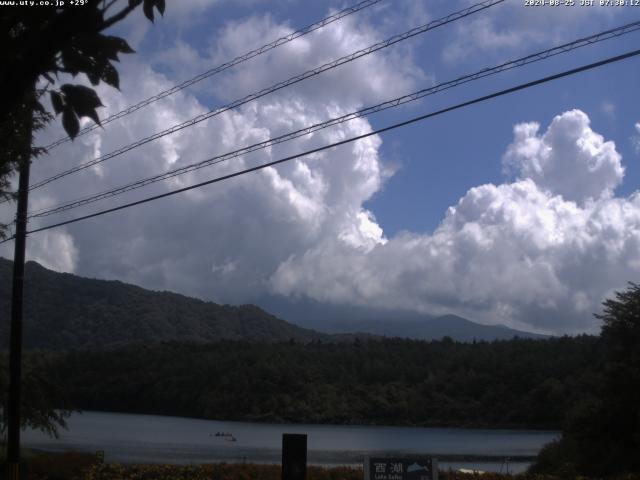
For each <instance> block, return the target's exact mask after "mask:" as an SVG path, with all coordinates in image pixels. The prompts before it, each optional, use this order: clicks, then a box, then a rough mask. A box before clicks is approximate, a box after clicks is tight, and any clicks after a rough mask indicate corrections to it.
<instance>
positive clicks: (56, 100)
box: [51, 92, 64, 115]
mask: <svg viewBox="0 0 640 480" xmlns="http://www.w3.org/2000/svg"><path fill="white" fill-rule="evenodd" d="M51 104H52V105H53V111H54V112H56V115H58V114H59V113H60V112H61V111H62V110H63V109H64V101H63V100H62V95H60V94H59V93H58V92H51Z"/></svg>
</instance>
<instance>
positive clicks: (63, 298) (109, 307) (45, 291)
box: [0, 258, 331, 350]
mask: <svg viewBox="0 0 640 480" xmlns="http://www.w3.org/2000/svg"><path fill="white" fill-rule="evenodd" d="M12 268H13V262H11V261H9V260H5V259H3V258H0V318H2V319H5V320H3V321H0V339H1V340H2V343H1V345H2V346H3V347H4V348H6V346H7V344H8V343H7V342H8V336H9V312H10V292H11V271H12ZM25 278H26V280H25V312H24V315H25V328H24V345H25V347H26V348H41V349H52V350H62V349H75V348H92V347H108V346H114V345H124V344H128V343H132V342H133V343H137V342H143V343H149V342H151V343H159V342H167V341H180V342H196V343H204V342H213V341H218V340H222V339H236V340H240V339H242V340H246V341H251V342H279V341H288V340H290V339H293V340H296V341H311V340H327V341H328V340H330V339H331V337H330V336H329V335H325V334H321V333H318V332H314V331H313V330H308V329H304V328H301V327H297V326H295V325H292V324H290V323H287V322H285V321H284V320H280V319H279V318H276V317H274V316H273V315H270V314H269V313H267V312H265V311H264V310H262V309H260V308H258V307H256V306H255V305H241V306H229V305H218V304H216V303H212V302H204V301H201V300H198V299H195V298H189V297H185V296H183V295H178V294H176V293H171V292H154V291H150V290H145V289H143V288H140V287H136V286H134V285H129V284H126V283H122V282H118V281H106V280H94V279H88V278H82V277H78V276H76V275H71V274H67V273H57V272H54V271H51V270H47V269H46V268H44V267H42V266H41V265H39V264H38V263H35V262H28V263H27V264H26V276H25Z"/></svg>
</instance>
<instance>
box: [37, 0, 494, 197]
mask: <svg viewBox="0 0 640 480" xmlns="http://www.w3.org/2000/svg"><path fill="white" fill-rule="evenodd" d="M504 1H505V0H484V1H482V2H480V3H476V4H474V5H472V6H470V7H468V8H465V9H463V10H459V11H457V12H454V13H451V14H449V15H447V16H445V17H443V18H440V19H438V20H434V21H432V22H429V23H427V24H425V25H422V26H420V27H415V28H412V29H410V30H408V31H406V32H404V33H401V34H398V35H394V36H392V37H391V38H388V39H387V40H385V41H383V42H378V43H376V44H374V45H371V46H369V47H367V48H364V49H362V50H358V51H357V52H354V53H351V54H349V55H346V56H344V57H341V58H339V59H337V60H334V61H332V62H329V63H326V64H324V65H321V66H319V67H316V68H314V69H312V70H308V71H306V72H304V73H301V74H299V75H296V76H295V77H291V78H289V79H288V80H285V81H283V82H279V83H276V84H274V85H272V86H271V87H268V88H265V89H263V90H260V91H259V92H256V93H252V94H250V95H247V96H246V97H244V98H241V99H239V100H235V101H233V102H231V103H229V104H227V105H224V106H222V107H220V108H217V109H214V110H210V111H208V112H206V113H203V114H200V115H198V116H196V117H194V118H192V119H191V120H187V121H185V122H182V123H180V124H177V125H174V126H173V127H170V128H168V129H166V130H163V131H160V132H157V133H155V134H153V135H151V136H148V137H145V138H142V139H140V140H137V141H136V142H133V143H131V144H129V145H125V146H123V147H121V148H118V149H116V150H114V151H112V152H110V153H108V154H105V155H102V156H100V157H98V158H95V159H93V160H90V161H88V162H84V163H82V164H80V165H77V166H75V167H73V168H70V169H68V170H65V171H63V172H60V173H58V174H56V175H53V176H51V177H48V178H45V179H44V180H40V181H39V182H36V183H34V184H32V185H31V186H30V187H29V190H34V189H36V188H40V187H42V186H44V185H47V184H48V183H51V182H53V181H55V180H59V179H60V178H63V177H66V176H67V175H71V174H72V173H76V172H79V171H81V170H84V169H86V168H89V167H92V166H93V165H97V164H99V163H102V162H104V161H106V160H109V159H111V158H114V157H117V156H119V155H122V154H123V153H126V152H128V151H130V150H133V149H134V148H137V147H140V146H142V145H145V144H147V143H149V142H152V141H154V140H158V139H160V138H162V137H165V136H167V135H170V134H172V133H175V132H178V131H180V130H183V129H185V128H189V127H192V126H194V125H196V124H198V123H200V122H202V121H204V120H208V119H210V118H212V117H214V116H217V115H220V114H221V113H223V112H226V111H229V110H232V109H234V108H237V107H239V106H241V105H244V104H246V103H249V102H251V101H253V100H257V99H258V98H261V97H264V96H265V95H268V94H270V93H273V92H275V91H278V90H281V89H283V88H286V87H289V86H291V85H293V84H295V83H298V82H301V81H303V80H306V79H307V78H310V77H313V76H316V75H320V74H321V73H323V72H326V71H327V70H331V69H334V68H337V67H339V66H340V65H344V64H345V63H349V62H352V61H354V60H356V59H358V58H361V57H364V56H365V55H369V54H371V53H373V52H376V51H378V50H382V49H383V48H387V47H389V46H391V45H394V44H396V43H398V42H402V41H404V40H407V39H409V38H411V37H414V36H416V35H420V34H422V33H425V32H428V31H430V30H433V29H435V28H438V27H441V26H443V25H447V24H449V23H452V22H455V21H457V20H460V19H462V18H465V17H467V16H469V15H473V14H474V13H478V12H480V11H483V10H485V9H487V8H491V7H493V6H495V5H498V4H500V3H502V2H504Z"/></svg>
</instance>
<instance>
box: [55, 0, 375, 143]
mask: <svg viewBox="0 0 640 480" xmlns="http://www.w3.org/2000/svg"><path fill="white" fill-rule="evenodd" d="M381 1H382V0H364V1H363V2H360V3H357V4H355V5H352V6H351V7H347V8H345V9H343V10H340V11H339V12H337V13H334V14H333V15H329V16H328V17H326V18H323V19H322V20H319V21H317V22H315V23H313V24H311V25H307V26H306V27H304V28H301V29H299V30H296V31H295V32H292V33H290V34H289V35H285V36H284V37H280V38H278V39H277V40H274V41H272V42H270V43H267V44H265V45H262V46H261V47H259V48H256V49H255V50H251V51H250V52H247V53H245V54H244V55H240V56H238V57H236V58H234V59H233V60H230V61H228V62H226V63H223V64H221V65H218V66H217V67H214V68H211V69H209V70H207V71H206V72H203V73H200V74H199V75H196V76H195V77H192V78H190V79H189V80H185V81H184V82H182V83H179V84H178V85H175V86H173V87H171V88H169V89H167V90H164V91H162V92H160V93H158V94H156V95H154V96H152V97H149V98H146V99H145V100H142V101H140V102H138V103H136V104H135V105H131V106H130V107H127V108H125V109H124V110H121V111H119V112H117V113H114V114H113V115H110V116H109V117H107V118H105V119H103V120H101V122H100V123H101V125H97V124H93V125H90V126H88V127H85V128H83V129H82V130H80V131H79V132H78V135H76V136H77V137H79V136H81V135H84V134H86V133H89V132H92V131H93V130H95V129H96V128H99V127H100V126H104V125H106V124H107V123H111V122H113V121H114V120H117V119H119V118H122V117H125V116H127V115H129V114H131V113H133V112H135V111H137V110H140V109H141V108H144V107H146V106H147V105H150V104H152V103H154V102H157V101H158V100H161V99H163V98H165V97H168V96H170V95H173V94H174V93H176V92H179V91H180V90H184V89H185V88H187V87H190V86H191V85H195V84H196V83H198V82H200V81H202V80H204V79H206V78H210V77H212V76H214V75H217V74H218V73H221V72H223V71H225V70H227V69H229V68H231V67H234V66H236V65H238V64H240V63H243V62H246V61H247V60H250V59H252V58H254V57H257V56H258V55H262V54H263V53H266V52H268V51H270V50H273V49H274V48H277V47H279V46H281V45H284V44H286V43H289V42H291V41H293V40H295V39H296V38H300V37H302V36H304V35H307V34H309V33H311V32H314V31H315V30H318V29H320V28H322V27H324V26H326V25H329V24H330V23H333V22H335V21H337V20H340V19H342V18H344V17H346V16H348V15H351V14H353V13H356V12H359V11H360V10H364V9H365V8H369V7H371V6H373V5H375V4H377V3H380V2H381ZM70 140H71V138H70V137H68V136H67V137H63V138H60V139H58V140H56V141H55V142H53V143H51V144H50V145H47V146H46V147H45V148H46V149H47V150H50V149H52V148H55V147H57V146H58V145H61V144H63V143H65V142H68V141H70Z"/></svg>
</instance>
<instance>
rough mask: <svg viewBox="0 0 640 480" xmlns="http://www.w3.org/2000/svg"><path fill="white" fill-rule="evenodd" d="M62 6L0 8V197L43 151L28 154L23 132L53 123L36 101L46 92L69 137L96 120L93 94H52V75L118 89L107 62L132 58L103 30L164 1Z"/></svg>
mask: <svg viewBox="0 0 640 480" xmlns="http://www.w3.org/2000/svg"><path fill="white" fill-rule="evenodd" d="M68 3H69V2H67V5H66V6H61V7H57V8H52V7H50V6H47V7H42V6H40V7H34V8H10V7H7V8H2V9H0V65H2V69H0V135H1V136H2V139H3V141H2V145H1V146H0V197H4V198H10V197H11V192H9V190H8V187H9V178H10V176H11V174H12V173H13V172H14V171H15V170H16V169H17V167H18V165H19V164H20V163H21V162H22V161H25V157H29V158H30V157H33V156H34V154H41V153H43V152H44V150H43V149H33V146H32V136H31V135H30V131H31V128H29V127H28V123H29V122H32V121H33V122H34V126H33V128H34V129H38V128H40V127H41V126H42V125H43V124H44V123H46V122H48V121H49V120H50V119H51V118H53V117H52V116H51V115H50V114H48V112H47V111H46V109H45V108H44V107H43V106H42V104H41V103H40V99H41V97H42V95H43V94H44V93H46V92H48V93H49V96H50V99H51V103H52V106H53V109H54V112H55V114H56V115H61V116H62V125H63V127H64V129H65V131H66V132H67V134H68V135H69V136H70V137H72V138H73V137H75V136H76V135H77V133H78V131H79V128H80V123H79V119H80V118H82V117H89V118H91V119H92V120H93V121H94V122H96V123H100V120H99V117H98V113H97V110H96V109H97V108H98V107H100V106H102V103H101V102H100V99H99V98H98V95H97V94H96V92H95V91H94V90H93V89H92V88H89V87H85V86H83V85H72V84H64V85H61V86H60V87H59V88H57V89H54V87H53V86H54V84H55V83H56V82H55V80H54V77H55V78H57V77H58V74H60V73H66V74H71V75H72V76H74V77H75V76H76V75H78V74H84V75H86V76H87V78H88V79H89V81H90V82H91V84H92V85H98V83H100V82H101V81H102V82H105V83H107V84H108V85H111V86H113V87H115V88H119V77H118V71H117V70H116V68H115V66H114V62H116V61H118V55H119V54H121V53H133V49H132V48H131V47H130V46H129V45H128V44H127V42H126V41H125V40H124V39H122V38H119V37H115V36H111V35H105V34H104V33H103V32H104V31H105V30H107V29H108V28H109V27H111V26H113V25H114V24H116V23H118V22H119V21H121V20H122V19H124V18H125V17H126V16H127V15H128V14H129V13H130V12H132V11H133V10H135V9H136V8H137V7H138V6H139V5H141V4H142V6H143V11H144V14H145V16H146V17H147V18H148V19H149V20H151V21H153V19H154V8H155V9H157V11H158V12H160V14H163V13H164V9H165V0H128V2H119V1H108V2H107V1H103V0H87V1H86V3H85V4H84V5H81V6H71V5H68ZM43 80H44V81H46V82H44V81H43ZM39 82H42V83H39ZM36 86H37V88H36ZM32 119H33V120H32ZM29 158H27V160H29ZM0 235H2V236H4V235H6V226H4V225H0Z"/></svg>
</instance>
